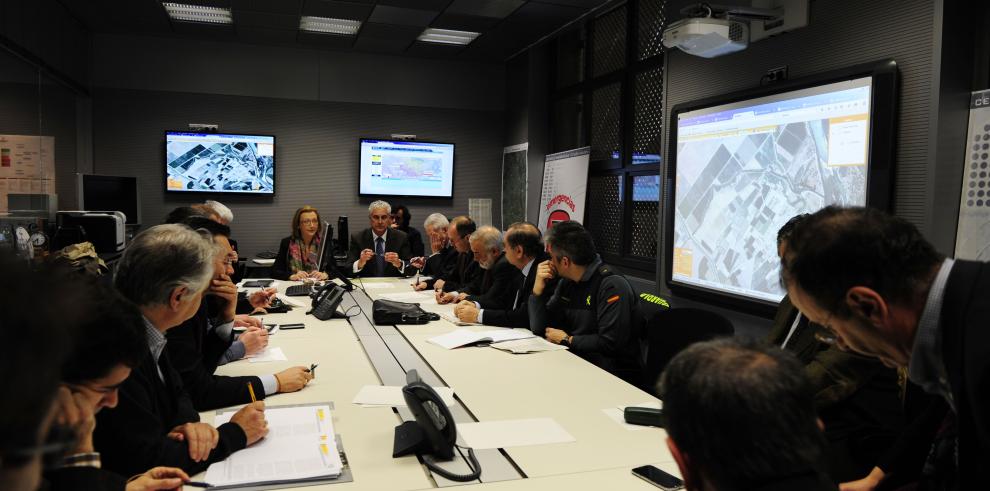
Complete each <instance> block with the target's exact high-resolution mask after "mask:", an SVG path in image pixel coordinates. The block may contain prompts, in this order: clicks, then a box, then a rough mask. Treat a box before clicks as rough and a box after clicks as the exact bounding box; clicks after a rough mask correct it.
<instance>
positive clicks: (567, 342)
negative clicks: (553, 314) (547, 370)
mask: <svg viewBox="0 0 990 491" xmlns="http://www.w3.org/2000/svg"><path fill="white" fill-rule="evenodd" d="M559 344H560V345H561V346H568V347H569V346H570V345H571V336H564V339H561V340H560V343H559Z"/></svg>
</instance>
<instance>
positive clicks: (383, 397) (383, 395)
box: [351, 385, 457, 407]
mask: <svg viewBox="0 0 990 491" xmlns="http://www.w3.org/2000/svg"><path fill="white" fill-rule="evenodd" d="M433 390H435V391H436V392H437V395H439V396H440V399H441V400H443V402H444V404H446V405H447V406H448V407H450V406H453V405H455V404H457V400H455V399H454V389H451V388H450V387H433ZM351 402H353V403H354V404H357V405H359V406H362V407H382V406H396V407H402V406H405V405H406V399H405V398H404V397H403V396H402V387H397V386H389V385H365V386H364V387H361V390H360V391H359V392H358V393H357V395H356V396H354V400H353V401H351Z"/></svg>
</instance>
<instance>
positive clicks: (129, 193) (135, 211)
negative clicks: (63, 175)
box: [76, 174, 141, 225]
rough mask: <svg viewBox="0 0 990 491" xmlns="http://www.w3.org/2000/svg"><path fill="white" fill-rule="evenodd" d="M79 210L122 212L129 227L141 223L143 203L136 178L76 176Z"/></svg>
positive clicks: (92, 175) (93, 175)
mask: <svg viewBox="0 0 990 491" xmlns="http://www.w3.org/2000/svg"><path fill="white" fill-rule="evenodd" d="M76 191H77V193H78V196H79V209H80V210H87V211H120V212H123V213H124V216H126V217H127V224H128V225H138V224H140V223H141V201H140V199H139V198H138V186H137V178H136V177H125V176H100V175H95V174H76Z"/></svg>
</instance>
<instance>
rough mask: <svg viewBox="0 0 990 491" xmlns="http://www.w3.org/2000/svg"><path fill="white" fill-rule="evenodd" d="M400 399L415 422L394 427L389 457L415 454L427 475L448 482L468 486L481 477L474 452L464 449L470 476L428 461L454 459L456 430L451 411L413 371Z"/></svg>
mask: <svg viewBox="0 0 990 491" xmlns="http://www.w3.org/2000/svg"><path fill="white" fill-rule="evenodd" d="M402 397H403V398H404V399H405V400H406V406H407V407H408V408H409V411H410V412H412V413H413V416H414V417H415V418H416V420H415V421H406V422H405V423H402V424H401V425H399V426H396V427H395V442H394V444H393V446H392V457H393V458H395V457H401V456H403V455H408V454H411V453H416V454H419V455H420V456H421V457H422V458H423V463H424V464H426V467H427V468H428V469H430V471H432V472H434V473H436V474H437V475H440V476H442V477H445V478H447V479H449V480H451V481H456V482H467V481H474V480H475V479H478V477H480V476H481V464H479V463H478V458H477V457H475V455H474V449H471V448H469V449H467V451H468V462H467V464H468V468H470V469H471V473H470V474H454V473H453V472H450V471H448V470H446V469H443V468H441V467H440V466H438V465H436V463H435V462H434V461H433V460H432V459H431V458H429V457H428V456H429V455H432V456H433V457H436V458H437V459H439V460H451V459H453V458H454V447H455V446H456V443H455V442H456V441H457V429H456V428H455V426H454V417H453V416H452V415H451V414H450V409H449V408H447V405H446V404H444V402H443V399H441V398H440V395H439V394H437V392H436V391H435V390H433V387H430V386H429V385H427V384H425V383H423V381H422V380H420V378H419V374H418V373H416V370H409V371H408V372H406V385H405V387H403V388H402Z"/></svg>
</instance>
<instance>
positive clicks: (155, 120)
mask: <svg viewBox="0 0 990 491" xmlns="http://www.w3.org/2000/svg"><path fill="white" fill-rule="evenodd" d="M189 122H215V123H218V124H220V127H221V130H223V131H229V132H243V133H259V134H274V135H275V136H276V150H275V151H276V164H275V168H276V196H275V197H274V198H260V197H242V196H219V197H218V196H215V195H211V196H210V197H211V198H215V199H219V200H221V201H222V202H224V203H225V204H227V205H228V206H230V207H231V209H233V211H234V214H235V221H234V223H233V229H234V235H235V237H236V238H237V239H238V241H239V242H240V246H241V250H242V254H244V255H252V256H253V255H254V254H255V253H257V252H259V251H262V250H266V249H275V248H277V247H278V241H279V239H281V238H282V237H284V236H287V235H288V234H289V228H290V225H289V224H290V221H291V219H292V213H293V212H294V211H295V210H296V208H298V207H300V206H302V205H304V204H308V205H312V206H315V207H317V208H318V209H319V210H320V212H321V214H322V216H323V218H326V219H329V220H330V221H331V223H334V224H336V217H337V216H338V215H348V216H349V217H350V220H351V224H352V225H351V231H352V232H353V231H355V230H359V229H360V228H364V227H367V226H368V222H367V216H368V215H367V204H368V203H370V201H371V200H370V199H358V196H357V168H358V138H360V137H362V136H372V137H377V136H383V135H384V136H388V135H389V134H390V133H391V132H393V131H397V128H401V131H403V132H409V133H414V134H417V135H419V137H420V139H423V140H440V141H449V142H455V143H456V144H457V153H456V156H455V158H456V172H455V176H454V177H455V182H454V190H455V197H454V199H453V200H438V199H422V198H421V199H415V200H414V199H408V200H403V201H404V202H405V204H406V205H408V206H409V207H410V209H411V212H412V214H413V219H414V222H415V223H416V224H418V225H417V228H420V227H421V225H422V221H423V219H424V218H426V215H427V214H428V213H431V212H434V211H439V212H442V213H446V214H448V215H453V214H460V213H466V212H467V201H468V198H491V199H492V206H493V209H492V213H493V216H498V213H499V210H498V205H499V195H498V193H499V182H500V172H501V170H500V158H501V143H502V142H501V129H502V125H503V122H502V117H501V113H500V112H490V111H469V110H458V109H440V108H424V107H410V106H386V105H375V104H356V103H346V102H316V101H300V100H288V99H275V98H261V97H245V96H225V95H213V94H188V93H176V92H159V91H136V90H122V89H103V88H101V89H96V90H95V91H94V97H93V126H94V142H93V143H94V146H95V149H96V153H95V158H94V167H95V172H96V173H97V174H110V175H123V176H136V177H138V183H139V186H140V192H141V202H142V203H141V205H142V206H141V211H142V220H143V223H145V224H148V225H152V224H155V223H159V222H160V221H161V219H162V217H164V215H165V214H166V213H167V212H168V211H169V210H171V209H172V208H174V207H176V206H180V205H183V204H189V203H192V202H197V201H202V200H203V199H206V197H205V196H201V195H180V196H174V195H171V194H170V195H166V194H165V192H164V190H163V188H164V184H163V173H164V135H163V133H164V131H165V130H168V129H175V128H178V129H182V128H185V126H186V124H187V123H189ZM393 203H396V202H395V201H393Z"/></svg>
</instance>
